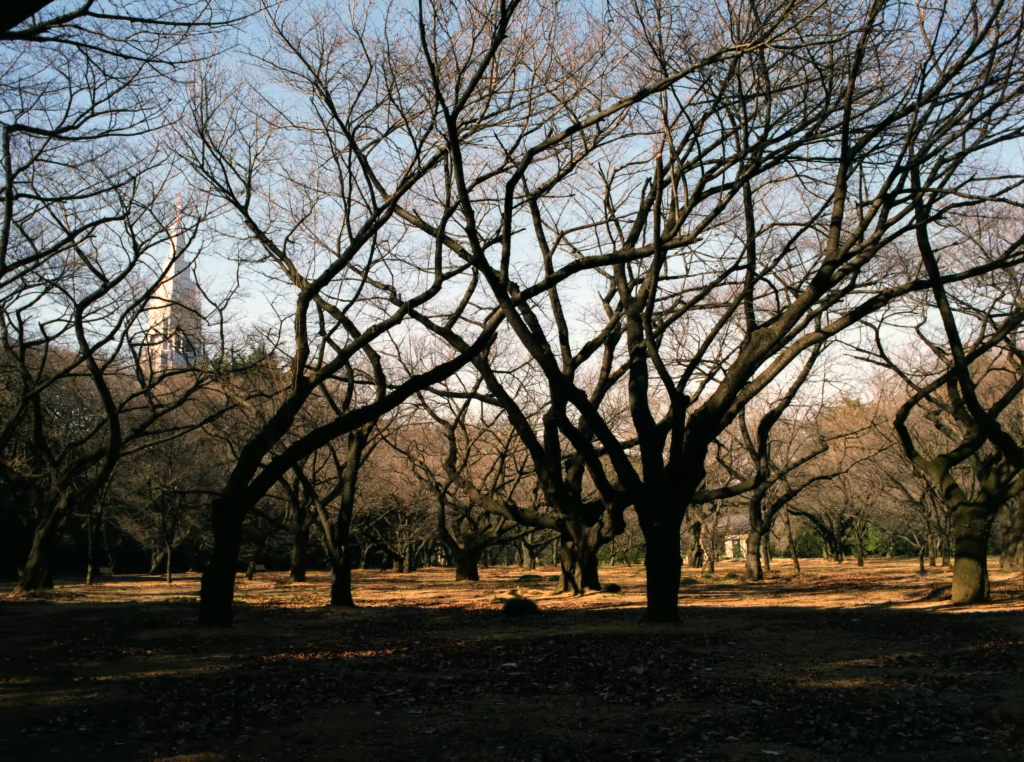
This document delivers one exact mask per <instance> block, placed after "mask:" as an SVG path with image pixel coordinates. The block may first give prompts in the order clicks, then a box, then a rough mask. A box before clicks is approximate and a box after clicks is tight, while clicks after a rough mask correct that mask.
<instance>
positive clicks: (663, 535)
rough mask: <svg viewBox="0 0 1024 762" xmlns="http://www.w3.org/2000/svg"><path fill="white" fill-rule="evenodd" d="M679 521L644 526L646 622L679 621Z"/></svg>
mask: <svg viewBox="0 0 1024 762" xmlns="http://www.w3.org/2000/svg"><path fill="white" fill-rule="evenodd" d="M679 523H680V522H677V523H675V525H674V526H665V527H659V526H656V525H649V526H644V525H643V523H641V529H643V530H644V539H645V540H646V541H647V557H646V560H645V562H644V565H645V566H646V570H647V611H646V613H645V614H644V618H645V619H646V620H647V621H648V622H677V621H679V579H680V577H681V576H682V569H683V559H682V556H681V555H680V554H679V539H678V538H679Z"/></svg>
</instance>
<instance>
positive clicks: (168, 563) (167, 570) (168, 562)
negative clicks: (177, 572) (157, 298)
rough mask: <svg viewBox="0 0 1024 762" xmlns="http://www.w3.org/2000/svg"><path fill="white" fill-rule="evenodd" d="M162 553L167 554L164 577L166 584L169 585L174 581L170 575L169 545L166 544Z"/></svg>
mask: <svg viewBox="0 0 1024 762" xmlns="http://www.w3.org/2000/svg"><path fill="white" fill-rule="evenodd" d="M164 555H165V556H167V566H166V579H167V584H168V585H169V584H171V583H172V582H173V581H174V580H173V579H172V577H171V546H170V545H168V546H167V547H166V548H165V549H164Z"/></svg>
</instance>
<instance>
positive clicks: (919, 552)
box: [917, 541, 928, 574]
mask: <svg viewBox="0 0 1024 762" xmlns="http://www.w3.org/2000/svg"><path fill="white" fill-rule="evenodd" d="M927 552H928V551H927V548H925V546H924V542H923V541H922V543H921V547H920V548H918V550H917V567H918V568H917V573H918V574H927V572H926V571H925V568H924V556H925V553H927Z"/></svg>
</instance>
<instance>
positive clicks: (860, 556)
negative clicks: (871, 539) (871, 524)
mask: <svg viewBox="0 0 1024 762" xmlns="http://www.w3.org/2000/svg"><path fill="white" fill-rule="evenodd" d="M856 541H857V566H863V565H864V538H863V537H861V535H859V534H858V535H857V540H856Z"/></svg>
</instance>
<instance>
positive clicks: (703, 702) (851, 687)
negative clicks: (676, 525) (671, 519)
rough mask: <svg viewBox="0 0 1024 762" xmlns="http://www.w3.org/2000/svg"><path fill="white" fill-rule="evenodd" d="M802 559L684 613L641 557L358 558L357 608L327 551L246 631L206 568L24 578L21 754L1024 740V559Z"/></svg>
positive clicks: (11, 674) (880, 756) (266, 604)
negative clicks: (502, 564)
mask: <svg viewBox="0 0 1024 762" xmlns="http://www.w3.org/2000/svg"><path fill="white" fill-rule="evenodd" d="M801 563H802V566H803V574H801V575H800V576H796V575H794V574H793V573H792V567H791V566H790V564H789V562H787V561H781V560H780V561H776V562H775V571H774V572H773V573H772V574H771V575H770V579H769V580H768V581H767V582H765V583H761V584H746V583H743V582H742V581H741V580H740V579H739V578H738V577H739V575H740V574H741V572H742V569H741V567H740V564H738V563H734V562H733V563H724V564H719V566H718V569H717V571H716V573H715V574H714V575H713V576H710V577H702V576H701V575H700V574H699V573H694V572H691V570H688V569H684V576H685V577H688V578H689V579H691V580H692V582H687V580H686V579H684V584H683V586H682V587H681V589H680V603H681V606H682V622H681V623H680V624H679V625H676V626H667V625H664V626H663V625H659V626H651V625H645V624H642V623H641V622H640V614H641V611H642V603H643V569H642V567H635V566H634V567H631V568H630V567H624V566H615V567H602V570H601V573H602V581H603V582H605V583H615V584H617V585H620V586H621V588H622V591H621V592H617V593H611V592H601V593H594V594H590V595H587V596H585V597H583V598H572V597H568V596H565V595H554V594H552V593H551V592H550V591H551V590H552V588H553V586H554V582H553V581H552V580H553V578H554V575H555V573H556V570H555V569H554V568H553V567H544V568H541V569H538V570H536V571H534V572H530V573H528V574H527V573H524V572H523V571H522V570H520V569H518V568H497V569H485V570H482V576H483V580H482V581H481V582H479V583H458V584H456V583H455V582H454V581H453V578H454V571H453V570H452V569H425V570H422V571H418V572H415V573H412V574H397V573H393V572H372V571H358V572H355V589H356V598H357V602H358V603H359V604H360V607H359V608H358V609H356V610H337V611H336V610H331V609H329V608H327V607H326V606H325V603H326V601H327V595H328V578H327V575H326V574H320V573H314V574H312V575H311V577H310V581H309V582H307V583H303V584H289V583H288V582H287V575H285V574H280V573H260V574H259V575H257V577H256V578H255V579H254V580H253V581H251V582H250V581H246V580H245V579H243V578H240V579H239V584H238V598H237V601H238V602H237V608H236V626H235V627H234V628H233V629H231V630H223V631H221V630H208V629H201V628H198V627H196V626H195V618H196V612H197V596H198V591H199V580H198V577H197V576H195V575H188V576H185V577H181V578H179V579H178V580H177V581H175V582H174V584H173V585H166V584H164V583H163V582H162V581H157V580H155V579H153V578H148V577H125V576H118V577H112V578H106V579H104V580H103V581H102V583H100V584H96V585H93V586H90V587H86V586H85V585H82V584H78V583H73V582H72V581H70V580H69V581H67V584H62V581H61V580H58V587H57V589H56V590H55V591H54V593H53V594H52V595H49V596H47V597H46V598H45V599H41V600H32V601H23V600H18V599H14V598H12V597H10V595H9V593H10V591H11V586H9V585H8V586H7V587H6V588H4V587H2V586H0V759H2V760H10V761H12V762H14V761H15V760H18V761H20V760H30V761H31V762H48V761H50V760H104V762H115V761H116V760H173V761H174V762H186V761H188V762H226V761H227V760H253V761H254V762H255V761H257V760H268V761H272V760H289V761H291V760H296V762H297V761H298V760H302V761H303V762H307V761H309V762H316V761H319V760H359V761H362V760H386V761H391V760H409V761H410V762H412V761H413V760H474V761H475V760H509V761H511V760H527V761H532V760H551V761H552V762H555V761H558V762H561V760H592V759H593V760H661V759H664V760H727V761H731V760H764V759H770V758H775V757H777V758H780V759H782V760H864V759H877V760H949V761H950V762H952V760H957V762H961V761H962V760H980V759H990V760H1013V761H1014V762H1019V760H1021V759H1022V758H1024V662H1022V658H1024V650H1022V648H1021V646H1022V644H1024V618H1022V616H1021V614H1022V613H1024V581H1022V580H1021V579H1020V578H1018V577H1017V575H1010V574H1005V573H1000V572H998V571H996V572H994V573H993V582H994V585H993V587H994V595H993V598H994V600H993V602H992V603H990V604H987V605H984V606H970V607H953V606H951V605H950V604H949V602H948V599H949V586H950V582H951V573H950V571H949V570H948V569H943V568H941V567H939V568H934V569H929V570H928V573H927V574H926V575H925V576H923V577H921V576H919V575H918V574H917V573H916V562H914V561H869V562H868V565H867V566H865V567H863V568H858V567H857V566H856V565H855V564H852V563H849V562H847V563H845V564H842V565H836V564H833V563H828V562H824V561H802V562H801ZM992 567H993V568H996V564H995V559H992ZM512 597H526V598H530V599H533V600H534V601H535V602H536V603H537V604H538V606H539V607H540V613H539V614H538V615H536V616H532V617H524V618H516V619H511V618H509V617H507V616H506V615H505V614H503V613H502V611H501V606H502V602H503V601H505V600H507V599H509V598H512Z"/></svg>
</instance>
